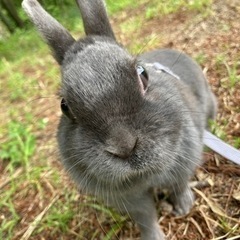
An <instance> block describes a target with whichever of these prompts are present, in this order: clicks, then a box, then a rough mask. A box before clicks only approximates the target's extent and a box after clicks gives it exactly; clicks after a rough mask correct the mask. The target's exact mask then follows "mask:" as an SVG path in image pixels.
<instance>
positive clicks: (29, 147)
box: [0, 121, 36, 172]
mask: <svg viewBox="0 0 240 240" xmlns="http://www.w3.org/2000/svg"><path fill="white" fill-rule="evenodd" d="M35 148H36V138H35V135H34V134H33V133H32V130H31V127H30V126H28V125H27V124H24V123H22V122H19V121H11V122H9V124H8V136H7V140H6V141H5V142H4V143H3V144H2V145H1V149H0V158H1V159H3V160H5V161H9V164H8V169H9V170H10V171H11V172H12V171H13V170H14V168H15V167H17V166H24V167H26V168H28V166H29V159H30V157H31V156H32V155H33V154H34V151H35Z"/></svg>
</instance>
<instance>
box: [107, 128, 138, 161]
mask: <svg viewBox="0 0 240 240" xmlns="http://www.w3.org/2000/svg"><path fill="white" fill-rule="evenodd" d="M137 140H138V138H137V137H136V136H134V135H133V134H131V133H130V132H129V131H128V130H126V129H123V128H117V129H114V130H113V131H111V133H110V136H109V137H108V139H107V141H106V144H107V147H106V149H105V150H106V151H107V152H109V153H111V154H112V155H115V156H117V157H119V158H122V159H126V158H128V157H130V156H131V154H132V153H133V151H134V149H135V147H136V145H137Z"/></svg>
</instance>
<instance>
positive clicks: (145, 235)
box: [141, 223, 166, 240]
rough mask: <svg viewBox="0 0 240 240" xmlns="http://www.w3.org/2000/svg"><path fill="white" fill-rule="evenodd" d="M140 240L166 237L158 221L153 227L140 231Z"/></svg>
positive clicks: (155, 239)
mask: <svg viewBox="0 0 240 240" xmlns="http://www.w3.org/2000/svg"><path fill="white" fill-rule="evenodd" d="M141 240H166V237H165V235H164V233H163V232H162V230H161V229H160V227H159V225H158V223H156V225H155V228H153V229H152V230H151V229H147V230H146V231H141Z"/></svg>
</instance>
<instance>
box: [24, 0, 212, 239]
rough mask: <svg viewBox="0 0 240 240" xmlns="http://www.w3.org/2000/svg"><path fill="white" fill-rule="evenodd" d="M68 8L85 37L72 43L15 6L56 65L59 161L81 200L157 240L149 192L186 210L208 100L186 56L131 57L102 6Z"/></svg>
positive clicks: (32, 3) (35, 6) (54, 25)
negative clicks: (87, 197) (122, 216)
mask: <svg viewBox="0 0 240 240" xmlns="http://www.w3.org/2000/svg"><path fill="white" fill-rule="evenodd" d="M77 3H78V5H79V8H80V11H81V15H82V18H83V23H84V28H85V32H86V35H87V36H86V37H85V38H83V39H80V40H77V41H76V40H74V38H73V37H72V36H71V35H70V34H69V33H68V31H67V30H66V29H65V28H64V27H63V26H62V25H61V24H60V23H58V22H57V21H56V20H55V19H54V18H53V17H51V16H50V15H49V14H48V13H47V12H46V11H45V10H44V9H43V8H42V7H41V6H40V4H39V3H38V2H37V1H36V0H24V1H23V8H24V9H25V11H26V12H27V14H28V15H29V17H30V18H31V20H32V22H33V23H34V24H35V25H36V27H37V29H38V30H39V31H40V33H41V34H42V36H43V38H44V39H45V40H46V41H47V43H48V45H49V46H50V47H51V49H52V51H53V54H54V57H55V59H56V60H57V62H58V63H59V65H60V66H61V72H62V87H61V97H62V101H61V109H62V112H63V115H62V117H61V120H60V124H59V128H58V134H57V139H58V144H59V150H60V153H61V161H62V163H63V165H64V167H65V169H66V171H67V172H69V174H70V175H71V177H72V178H73V180H74V181H75V182H76V184H77V185H78V186H79V187H80V188H81V189H82V190H83V191H85V192H86V193H87V194H91V195H94V196H96V197H97V198H98V199H100V200H102V201H103V202H104V203H105V204H106V205H108V206H111V207H115V208H116V209H117V210H118V211H120V212H121V213H127V214H129V216H130V217H131V218H132V219H133V220H134V221H135V222H136V223H137V224H138V226H139V229H140V232H141V239H142V240H162V239H165V235H164V233H163V231H162V230H161V229H160V227H159V224H158V217H157V214H156V209H155V203H154V199H153V189H154V188H158V189H160V190H161V189H167V190H168V192H169V200H170V201H171V202H172V204H173V206H174V211H175V213H176V214H181V215H182V214H187V213H188V212H189V211H190V209H191V207H192V205H193V202H194V196H193V193H192V191H191V189H190V188H189V185H188V181H189V179H190V178H191V177H192V176H193V174H194V170H195V169H196V167H198V166H199V165H200V164H201V159H202V151H203V142H202V138H203V132H204V129H205V128H206V126H207V121H208V119H209V118H213V117H214V115H215V112H216V102H215V98H214V96H213V94H212V92H211V91H210V89H209V86H208V84H207V82H206V79H205V77H204V75H203V73H202V70H201V68H200V67H199V66H198V65H197V64H196V63H195V62H194V61H193V60H192V59H191V58H190V57H188V56H187V55H185V54H183V53H181V52H178V51H174V50H169V49H164V50H155V51H152V52H149V53H146V54H143V55H141V56H139V57H137V58H136V57H133V56H131V55H130V54H129V53H128V52H127V51H126V50H125V49H124V48H123V47H122V46H121V45H120V44H118V43H117V42H116V40H115V36H114V33H113V31H112V28H111V26H110V23H109V20H108V17H107V13H106V10H105V5H104V2H103V1H102V0H78V1H77ZM161 64H162V65H161ZM159 66H160V67H159Z"/></svg>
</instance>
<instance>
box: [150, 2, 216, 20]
mask: <svg viewBox="0 0 240 240" xmlns="http://www.w3.org/2000/svg"><path fill="white" fill-rule="evenodd" d="M211 4H212V1H211V0H200V1H199V0H192V1H185V0H165V1H157V0H154V1H151V4H150V5H149V7H148V8H147V10H146V18H147V19H151V18H154V17H159V16H165V15H168V14H171V13H175V12H177V11H178V10H180V9H181V8H184V9H187V10H196V11H199V12H203V13H204V14H206V12H207V11H206V9H207V8H208V7H209V6H211Z"/></svg>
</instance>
